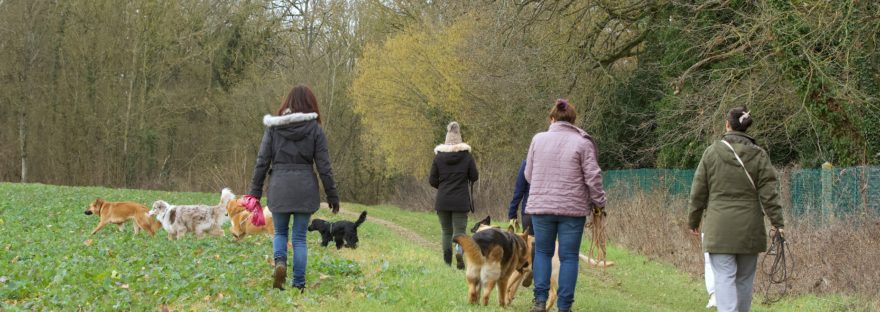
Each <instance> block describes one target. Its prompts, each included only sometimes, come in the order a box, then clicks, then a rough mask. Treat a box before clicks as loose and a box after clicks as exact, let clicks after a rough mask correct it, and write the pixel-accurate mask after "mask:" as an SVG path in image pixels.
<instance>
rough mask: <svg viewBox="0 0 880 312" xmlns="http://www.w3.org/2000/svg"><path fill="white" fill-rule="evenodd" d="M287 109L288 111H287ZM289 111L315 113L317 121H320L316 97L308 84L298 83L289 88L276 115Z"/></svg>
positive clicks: (289, 112) (288, 112)
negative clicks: (291, 88)
mask: <svg viewBox="0 0 880 312" xmlns="http://www.w3.org/2000/svg"><path fill="white" fill-rule="evenodd" d="M288 110H289V111H288ZM291 113H316V114H318V123H321V112H320V110H319V109H318V99H317V98H315V94H314V93H312V89H309V87H308V86H305V85H298V86H295V87H293V90H290V93H288V94H287V97H286V98H284V101H283V102H281V106H279V107H278V113H277V115H278V116H281V115H286V114H291Z"/></svg>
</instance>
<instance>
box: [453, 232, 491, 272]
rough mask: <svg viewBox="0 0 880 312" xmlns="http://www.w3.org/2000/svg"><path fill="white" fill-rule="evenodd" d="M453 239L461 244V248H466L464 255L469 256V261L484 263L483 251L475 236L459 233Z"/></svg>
mask: <svg viewBox="0 0 880 312" xmlns="http://www.w3.org/2000/svg"><path fill="white" fill-rule="evenodd" d="M452 241H454V242H455V243H456V244H458V245H460V246H461V249H462V250H464V257H465V258H467V260H468V262H471V263H474V264H478V265H481V264H483V253H482V252H481V251H480V246H479V245H477V242H475V241H474V239H473V238H471V237H470V236H467V235H464V234H459V235H456V236H455V237H453V238H452Z"/></svg>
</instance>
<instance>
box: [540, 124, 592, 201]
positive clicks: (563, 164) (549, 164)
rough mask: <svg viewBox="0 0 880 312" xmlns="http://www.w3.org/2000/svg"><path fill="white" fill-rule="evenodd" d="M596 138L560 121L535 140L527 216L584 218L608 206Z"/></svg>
mask: <svg viewBox="0 0 880 312" xmlns="http://www.w3.org/2000/svg"><path fill="white" fill-rule="evenodd" d="M597 156H598V152H597V151H596V145H595V143H593V138H592V137H590V135H589V134H587V132H586V131H584V130H583V129H581V128H578V127H576V126H575V125H572V124H570V123H568V122H563V121H557V122H554V123H553V124H552V125H550V129H549V130H548V131H547V132H541V133H538V134H537V135H535V137H534V138H532V145H531V146H530V147H529V155H528V158H527V160H526V170H525V176H526V180H528V181H529V184H530V188H529V205H528V207H526V213H529V214H549V215H561V216H572V217H582V216H588V215H590V210H591V207H592V206H593V205H595V206H599V207H604V206H605V190H604V189H603V188H602V169H601V168H599V162H598V157H597Z"/></svg>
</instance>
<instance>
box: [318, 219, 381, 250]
mask: <svg viewBox="0 0 880 312" xmlns="http://www.w3.org/2000/svg"><path fill="white" fill-rule="evenodd" d="M366 220H367V212H366V211H364V212H361V216H360V217H359V218H358V219H357V221H355V222H351V221H336V222H327V221H324V220H321V219H314V220H312V224H311V225H309V232H311V231H318V233H321V246H323V247H327V244H329V243H330V241H331V240H332V241H335V242H336V249H341V248H342V247H343V246H345V247H348V248H351V249H355V248H357V245H358V231H357V228H358V226H360V225H361V223H364V221H366Z"/></svg>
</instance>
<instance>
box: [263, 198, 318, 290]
mask: <svg viewBox="0 0 880 312" xmlns="http://www.w3.org/2000/svg"><path fill="white" fill-rule="evenodd" d="M291 215H292V216H293V230H292V235H291V243H292V244H293V281H292V283H291V284H292V285H293V286H294V287H299V286H305V285H306V264H308V259H309V255H308V252H309V250H308V248H307V247H306V233H307V231H306V230H307V229H308V228H309V219H311V218H312V214H310V213H275V212H273V213H272V221H273V223H274V224H275V238H274V239H273V240H272V249H273V250H274V251H275V259H278V258H284V259H285V260H286V259H287V236H288V235H287V230H288V226H289V225H290V216H291Z"/></svg>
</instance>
